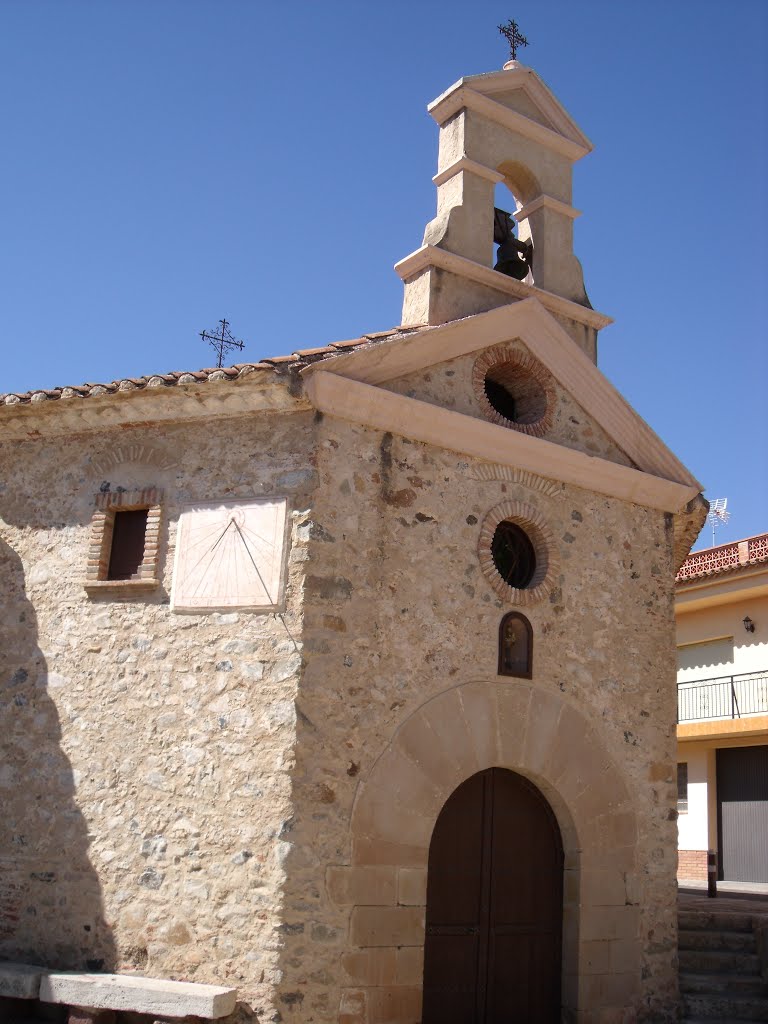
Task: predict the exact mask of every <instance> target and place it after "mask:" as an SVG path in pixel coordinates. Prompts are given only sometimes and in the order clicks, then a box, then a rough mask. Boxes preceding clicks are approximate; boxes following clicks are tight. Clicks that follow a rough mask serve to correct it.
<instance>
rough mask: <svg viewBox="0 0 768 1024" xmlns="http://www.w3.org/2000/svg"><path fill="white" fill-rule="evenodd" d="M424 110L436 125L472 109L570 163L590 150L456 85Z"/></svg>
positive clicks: (587, 146)
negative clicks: (559, 155) (461, 111)
mask: <svg viewBox="0 0 768 1024" xmlns="http://www.w3.org/2000/svg"><path fill="white" fill-rule="evenodd" d="M513 74H514V72H513ZM427 110H428V111H429V113H430V114H431V115H432V117H434V119H435V120H436V121H437V123H438V124H439V125H443V124H445V122H446V121H447V120H448V119H449V118H451V117H453V115H454V114H456V113H458V112H459V111H460V110H473V111H474V112H475V113H476V114H480V115H481V116H482V117H486V118H487V119H488V120H489V121H493V122H494V123H495V124H498V125H500V126H501V127H502V128H507V129H508V130H509V131H513V132H517V133H518V134H519V135H522V136H523V137H524V138H527V139H531V141H532V142H538V143H540V144H541V145H542V146H545V147H546V148H547V149H551V150H554V152H556V153H561V154H562V155H563V156H565V157H567V158H568V159H569V160H570V161H572V162H573V163H575V162H576V161H577V160H580V159H581V158H582V157H583V156H586V155H587V153H589V152H591V149H592V146H591V144H589V143H587V144H584V143H583V142H577V141H575V140H573V139H571V138H567V137H566V136H564V135H561V134H560V133H559V132H557V131H553V130H552V129H551V128H546V127H545V126H544V125H543V124H539V122H538V121H532V120H531V118H530V117H525V115H523V114H518V113H517V111H515V110H510V109H509V107H505V106H504V105H503V104H502V103H497V102H496V100H492V99H489V98H488V97H487V96H484V95H483V94H482V93H479V92H476V91H475V90H474V89H470V88H469V87H468V86H466V85H461V84H458V83H457V85H456V86H454V87H453V88H452V90H451V89H449V90H448V92H447V93H444V94H443V95H442V96H441V97H440V98H439V99H437V100H435V101H434V103H431V104H430V105H429V106H428V107H427ZM579 134H581V133H579Z"/></svg>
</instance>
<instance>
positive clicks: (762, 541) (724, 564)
mask: <svg viewBox="0 0 768 1024" xmlns="http://www.w3.org/2000/svg"><path fill="white" fill-rule="evenodd" d="M760 562H768V533H761V534H759V535H758V536H757V537H748V538H747V539H746V540H739V541H736V542H735V543H734V544H720V545H719V546H718V547H716V548H704V549H703V550H702V551H694V552H693V554H691V555H689V556H688V557H687V558H686V560H685V561H684V562H683V564H682V565H681V566H680V569H679V571H678V573H677V576H676V577H675V582H676V583H677V584H682V583H687V582H688V581H689V580H696V579H703V578H704V577H705V576H717V575H719V574H720V573H724V572H732V571H733V570H735V569H741V568H743V567H744V566H748V565H757V564H759V563H760Z"/></svg>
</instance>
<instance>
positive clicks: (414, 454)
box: [0, 360, 677, 1024]
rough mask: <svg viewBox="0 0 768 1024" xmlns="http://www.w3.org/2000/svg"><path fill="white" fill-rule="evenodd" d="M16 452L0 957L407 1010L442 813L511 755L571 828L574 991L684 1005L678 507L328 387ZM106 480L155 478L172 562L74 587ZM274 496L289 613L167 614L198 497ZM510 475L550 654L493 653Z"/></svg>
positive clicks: (7, 618) (530, 611)
mask: <svg viewBox="0 0 768 1024" xmlns="http://www.w3.org/2000/svg"><path fill="white" fill-rule="evenodd" d="M460 369H461V372H462V373H463V374H464V375H465V384H466V386H467V387H469V379H468V378H469V374H470V373H471V361H469V360H464V361H463V362H462V365H461V368H460ZM412 383H413V382H411V384H412ZM227 386H229V385H227ZM409 386H410V384H409ZM414 386H415V388H416V391H417V392H418V382H416V384H415V385H414ZM451 386H452V387H453V386H454V385H453V384H452V385H451ZM105 400H106V401H109V400H111V399H105ZM174 400H176V399H175V398H174V397H173V396H171V397H169V401H174ZM93 401H96V399H93ZM559 401H560V404H559V406H558V409H559V410H561V411H562V412H563V416H562V417H561V418H560V419H559V420H558V424H559V426H558V430H560V431H561V432H562V433H563V435H564V440H565V434H566V433H567V440H565V443H567V444H569V445H573V446H581V445H582V441H583V439H582V440H581V441H580V440H579V435H578V431H579V429H582V430H592V441H591V442H590V444H593V445H594V446H596V447H597V448H599V450H600V452H601V454H603V453H605V452H606V450H607V449H608V447H609V444H610V442H609V439H607V438H606V437H605V436H604V435H603V434H602V433H601V432H599V431H598V430H597V429H594V426H593V425H590V424H589V423H588V422H586V420H585V418H584V417H583V414H582V413H581V410H577V409H575V407H574V405H573V403H571V404H570V405H569V403H568V401H567V399H566V397H565V396H562V395H561V396H560V400H559ZM566 412H567V413H568V416H566V415H565V413H566ZM558 415H560V413H558ZM569 416H570V417H574V418H578V416H582V419H583V420H584V423H583V425H582V426H579V425H577V424H574V423H573V422H572V420H570V419H569V418H568V417H569ZM127 444H131V445H134V446H138V448H137V449H134V450H140V451H142V452H145V451H146V450H152V451H153V452H156V453H157V458H154V459H150V460H147V459H143V460H142V459H137V458H133V459H128V460H125V461H121V460H120V459H113V458H110V452H114V451H115V450H116V449H117V448H119V447H120V446H121V445H127ZM588 447H589V446H588ZM612 457H613V458H614V459H615V460H616V461H626V457H625V456H624V455H623V453H619V452H618V451H614V452H613V456H612ZM105 467H107V468H108V475H106V476H105V475H104V473H105ZM0 480H2V484H0V516H1V518H2V522H1V523H0V537H1V538H2V547H1V549H0V561H1V562H2V565H1V568H2V579H3V590H4V595H3V605H2V611H1V612H0V646H1V648H2V666H1V669H0V673H1V674H0V684H1V689H0V693H1V695H2V718H3V727H2V759H1V760H0V790H1V794H2V801H3V807H4V814H3V816H2V824H0V858H2V872H1V873H0V887H1V888H0V956H2V957H5V958H13V959H21V960H24V959H29V960H35V961H40V960H44V961H45V962H47V963H50V964H51V965H55V966H57V967H60V968H77V969H84V968H85V967H86V966H87V965H90V966H94V967H98V966H103V967H104V968H105V969H109V970H133V971H138V972H140V973H144V974H148V975H151V976H156V977H173V978H179V979H183V980H190V981H193V980H194V981H202V982H212V983H218V984H231V985H236V986H237V988H238V989H239V993H240V1000H241V1005H240V1010H239V1015H240V1018H241V1019H242V1020H253V1021H255V1020H257V1019H258V1020H260V1021H270V1020H271V1021H278V1020H282V1021H285V1022H296V1024H299V1022H302V1024H303V1022H309V1021H312V1022H315V1024H331V1022H339V1021H340V1022H344V1024H385V1022H392V1024H416V1022H417V1021H419V1020H420V985H421V951H422V947H423V936H424V902H425V878H426V874H425V868H426V849H427V846H428V842H429V830H430V829H431V825H432V824H433V823H434V819H435V816H436V813H437V811H438V810H439V807H440V805H441V802H444V800H445V799H446V798H447V796H448V795H449V794H450V788H451V787H452V786H455V785H458V783H459V782H460V781H461V779H462V778H466V777H467V776H468V775H470V774H472V772H473V771H477V770H481V769H483V768H486V767H489V766H490V764H494V763H496V764H502V765H504V766H507V767H510V768H513V769H514V770H516V771H520V772H521V773H522V774H527V775H528V776H529V777H530V778H532V779H533V780H534V781H535V782H536V783H537V785H539V787H540V788H541V789H542V792H544V794H545V796H546V797H547V799H549V801H550V803H551V804H552V806H553V809H554V811H555V813H556V815H557V817H558V821H559V822H560V826H561V831H562V832H563V837H564V845H565V852H566V902H567V906H568V908H569V909H568V916H566V922H565V936H564V942H565V946H564V971H565V975H564V978H565V987H564V996H565V999H566V1005H567V1006H568V1007H570V1009H569V1010H568V1011H567V1019H569V1020H572V1021H579V1022H582V1024H587V1022H589V1024H598V1022H599V1024H609V1022H613V1021H619V1020H621V1021H623V1022H630V1021H633V1020H652V1021H657V1022H660V1021H667V1020H670V1021H671V1020H673V1019H675V1011H676V984H677V983H676V953H675V949H676V923H675V868H676V864H675V849H676V824H675V818H676V811H675V802H676V787H675V785H674V778H673V765H674V759H675V715H676V708H675V685H674V672H675V665H674V625H673V615H672V585H673V579H674V566H673V554H672V541H673V537H672V524H671V521H670V517H669V516H667V515H665V514H664V513H662V512H658V511H654V510H649V509H645V508H642V507H640V506H637V505H632V504H628V503H625V502H622V501H619V500H617V499H611V498H607V497H605V496H602V495H598V494H596V493H593V492H591V491H590V490H589V488H588V480H585V481H584V484H585V486H584V487H583V488H578V487H573V486H566V485H564V484H560V483H558V482H556V481H543V480H540V479H539V478H536V477H532V476H531V475H530V474H527V475H526V476H525V478H524V479H523V478H522V477H519V478H515V475H514V473H509V472H507V473H500V474H497V475H496V477H494V474H493V473H490V472H489V464H487V463H482V462H480V461H476V460H470V459H466V458H461V457H458V456H456V454H455V453H451V452H450V451H446V450H439V449H436V448H432V447H430V446H427V445H424V444H420V443H415V442H409V441H407V440H405V439H403V438H402V437H399V436H394V435H392V434H387V433H382V432H380V431H376V430H373V429H369V428H365V427H362V426H355V425H353V424H350V423H345V422H342V421H339V420H335V419H332V418H329V417H325V418H324V417H322V416H320V415H319V414H318V415H313V414H312V413H311V412H306V411H304V412H297V413H296V414H295V415H288V414H279V415H278V414H267V413H256V414H253V415H251V416H240V417H232V418H224V417H221V418H215V419H209V420H205V421H203V422H198V423H190V424H185V425H173V424H171V425H166V426H164V427H163V428H162V429H154V428H153V427H152V425H151V424H149V425H137V426H136V427H134V428H130V429H120V430H117V429H116V430H114V431H104V432H100V433H95V432H92V433H87V434H85V433H84V434H82V435H79V436H74V437H68V438H66V439H51V440H48V441H46V440H45V439H35V440H29V441H27V442H14V443H13V444H8V445H5V446H2V447H0ZM105 484H106V485H108V487H107V489H108V490H110V491H115V490H116V489H117V488H119V487H124V488H126V490H129V491H135V490H139V489H142V488H158V489H160V490H161V491H162V494H163V499H162V516H161V519H160V523H161V527H160V534H159V544H158V558H157V571H158V575H159V578H160V580H161V582H160V585H159V586H158V587H157V588H155V589H153V590H148V591H143V592H141V593H137V592H125V591H124V592H121V591H120V588H117V589H116V590H114V591H110V590H109V589H107V590H104V591H97V592H93V591H91V592H88V591H86V589H85V587H84V583H85V579H86V570H87V562H88V552H89V543H90V538H91V520H92V516H93V513H94V510H95V508H96V505H97V495H98V494H99V493H101V491H102V489H103V488H104V485H105ZM260 496H286V497H287V498H288V504H289V524H290V526H289V529H290V544H289V551H288V557H287V570H286V571H287V589H286V603H285V609H284V611H283V612H281V613H280V614H252V613H248V612H223V613H210V614H205V615H189V614H174V613H172V612H171V611H170V609H169V594H170V588H171V579H172V571H173V556H174V549H175V536H176V526H177V523H178V517H179V514H180V511H181V509H182V508H183V506H185V505H187V504H189V503H191V502H195V501H200V502H206V501H213V500H217V499H222V498H253V497H260ZM505 501H517V502H520V503H522V504H524V505H525V506H526V507H529V508H532V509H534V510H535V511H536V513H537V514H538V515H540V516H541V517H542V519H543V521H545V522H546V523H547V524H548V529H549V534H550V535H551V537H552V538H553V540H552V543H553V544H554V545H556V551H553V552H552V554H553V556H554V555H556V562H557V565H558V572H557V578H556V579H555V581H554V587H553V589H552V590H551V592H550V593H549V594H548V596H547V597H545V598H544V599H542V600H541V601H539V602H538V603H534V604H532V605H530V606H527V607H526V608H525V613H526V615H527V616H528V618H529V619H530V621H531V624H532V627H533V636H534V651H533V677H532V679H531V680H530V682H528V681H526V682H523V681H522V680H520V681H518V680H509V679H501V678H499V677H498V676H497V675H496V670H497V657H498V651H497V637H498V627H499V621H500V619H501V616H502V615H503V614H504V613H505V612H506V611H509V610H510V608H511V605H510V604H509V603H508V602H506V603H505V601H504V600H502V599H501V598H500V597H499V596H497V593H496V592H495V591H494V589H493V588H492V587H491V585H490V583H489V582H488V580H487V579H486V577H485V576H484V575H483V573H482V571H481V568H480V563H479V559H478V554H477V548H478V538H479V536H480V531H481V528H482V523H483V519H484V517H485V516H486V514H487V513H488V511H489V510H490V509H492V508H494V507H495V506H497V505H499V504H500V503H502V502H505ZM441 750H442V751H445V750H449V751H450V752H451V753H450V756H443V755H441V754H440V753H439V752H440V751H441ZM430 751H433V752H434V756H433V757H432V759H431V760H430V756H429V752H430ZM441 757H442V760H440V758H441ZM487 761H489V762H490V763H485V762H487ZM438 762H439V763H438ZM568 1014H569V1016H568Z"/></svg>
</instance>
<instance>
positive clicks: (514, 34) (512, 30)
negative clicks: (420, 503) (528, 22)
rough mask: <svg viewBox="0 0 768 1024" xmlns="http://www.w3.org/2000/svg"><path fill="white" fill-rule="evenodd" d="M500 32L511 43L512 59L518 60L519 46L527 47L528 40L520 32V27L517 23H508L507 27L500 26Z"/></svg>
mask: <svg viewBox="0 0 768 1024" xmlns="http://www.w3.org/2000/svg"><path fill="white" fill-rule="evenodd" d="M499 32H501V34H502V35H503V36H504V38H505V39H506V40H507V42H508V43H509V52H510V58H511V59H512V60H517V48H518V46H527V45H528V40H527V39H526V38H525V36H524V35H523V34H522V32H521V31H520V26H519V25H518V24H517V22H516V21H508V22H507V24H506V25H499Z"/></svg>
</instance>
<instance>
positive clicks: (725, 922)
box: [678, 910, 752, 932]
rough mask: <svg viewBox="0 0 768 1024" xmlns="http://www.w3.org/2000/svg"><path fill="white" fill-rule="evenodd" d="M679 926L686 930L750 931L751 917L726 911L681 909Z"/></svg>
mask: <svg viewBox="0 0 768 1024" xmlns="http://www.w3.org/2000/svg"><path fill="white" fill-rule="evenodd" d="M678 924H679V926H680V928H684V929H686V930H688V931H701V930H710V931H726V932H751V931H752V918H751V916H750V915H749V914H738V913H734V912H728V911H720V910H717V911H713V912H711V913H710V912H708V911H704V910H681V911H680V913H679V915H678Z"/></svg>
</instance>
